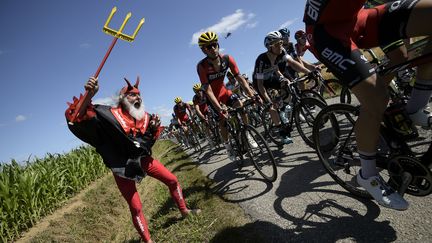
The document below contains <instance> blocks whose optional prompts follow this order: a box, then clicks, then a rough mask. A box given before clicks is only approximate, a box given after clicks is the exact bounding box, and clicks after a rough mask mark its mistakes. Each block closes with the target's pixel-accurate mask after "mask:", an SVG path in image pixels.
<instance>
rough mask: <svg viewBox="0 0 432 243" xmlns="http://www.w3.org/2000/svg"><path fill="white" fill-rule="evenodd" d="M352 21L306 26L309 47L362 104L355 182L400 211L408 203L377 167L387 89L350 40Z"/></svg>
mask: <svg viewBox="0 0 432 243" xmlns="http://www.w3.org/2000/svg"><path fill="white" fill-rule="evenodd" d="M355 24H356V23H349V22H344V23H338V24H334V23H332V24H327V25H325V26H323V25H318V26H308V27H307V31H308V34H312V38H313V39H312V44H313V49H312V50H313V52H314V53H315V54H317V55H316V56H317V57H318V59H320V60H321V61H322V62H323V63H324V64H325V65H326V66H327V67H328V68H329V69H330V70H331V71H332V72H333V73H334V74H335V76H336V77H338V78H339V80H341V81H343V82H344V83H345V85H347V86H348V87H350V88H352V91H353V92H354V94H355V95H356V96H357V98H358V100H359V101H360V103H361V112H360V115H359V118H358V120H357V122H356V127H355V131H356V141H357V148H358V152H359V154H360V161H361V167H362V169H361V171H360V173H359V175H357V181H358V183H359V184H360V185H361V186H362V187H364V188H365V189H366V190H367V191H368V192H369V193H370V194H371V195H372V196H373V197H374V199H375V200H377V202H378V203H380V204H381V205H383V206H386V207H390V208H394V209H399V210H403V209H406V208H407V207H408V203H407V202H406V201H405V199H403V198H402V197H401V196H400V195H399V194H398V193H397V192H394V191H391V190H390V189H389V187H388V185H387V184H386V182H385V181H383V180H382V178H381V177H380V176H379V174H378V171H377V169H376V159H375V155H376V148H377V144H378V138H379V127H380V123H381V120H382V116H383V113H384V110H385V108H386V106H387V101H388V95H387V88H386V86H385V84H384V82H382V81H380V80H377V76H376V74H375V73H374V69H373V68H372V66H371V64H370V63H369V62H368V61H367V60H366V58H364V56H363V55H362V54H361V52H360V50H359V49H358V47H357V44H356V43H354V42H353V37H354V36H355V34H357V33H354V29H355V28H354V26H355ZM356 30H357V29H356ZM380 188H383V189H385V190H384V191H383V190H382V189H380ZM387 189H388V190H387Z"/></svg>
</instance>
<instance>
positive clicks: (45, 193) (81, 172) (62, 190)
mask: <svg viewBox="0 0 432 243" xmlns="http://www.w3.org/2000/svg"><path fill="white" fill-rule="evenodd" d="M107 171H108V169H107V168H106V167H105V165H104V164H103V162H102V160H101V158H100V156H99V155H98V154H97V153H96V151H95V150H94V149H93V148H91V147H88V146H83V147H80V148H78V149H75V150H72V151H71V152H69V153H67V154H64V155H60V154H47V155H46V157H45V158H43V159H39V158H36V159H35V160H34V161H32V162H30V161H27V162H26V163H25V164H24V165H23V164H19V163H18V162H17V161H15V160H12V161H11V162H10V163H9V164H0V237H1V238H0V239H1V241H2V242H7V241H12V240H14V239H16V238H17V237H19V235H20V234H21V233H22V232H23V231H25V230H27V229H28V228H30V227H31V226H33V225H34V224H35V223H36V222H37V221H38V220H39V219H41V218H42V217H44V216H45V215H47V214H49V213H51V212H53V211H54V210H55V209H56V208H57V207H59V205H60V204H61V203H62V202H63V201H65V200H67V199H68V198H70V197H72V196H73V195H75V194H76V193H77V192H79V191H80V190H82V189H83V188H85V187H86V186H87V185H88V184H89V183H90V182H92V181H94V180H95V179H97V178H99V177H101V176H103V175H105V174H106V173H107Z"/></svg>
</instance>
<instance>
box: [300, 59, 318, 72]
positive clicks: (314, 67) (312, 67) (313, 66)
mask: <svg viewBox="0 0 432 243" xmlns="http://www.w3.org/2000/svg"><path fill="white" fill-rule="evenodd" d="M300 59H301V60H302V63H303V66H304V67H305V68H307V69H309V70H311V71H312V70H315V69H316V68H317V66H315V65H313V64H311V63H310V62H308V61H306V60H303V57H300Z"/></svg>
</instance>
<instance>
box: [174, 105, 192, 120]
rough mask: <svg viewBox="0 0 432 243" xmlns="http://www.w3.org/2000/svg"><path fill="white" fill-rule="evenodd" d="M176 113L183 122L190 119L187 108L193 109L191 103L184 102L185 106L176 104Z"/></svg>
mask: <svg viewBox="0 0 432 243" xmlns="http://www.w3.org/2000/svg"><path fill="white" fill-rule="evenodd" d="M173 110H174V114H175V116H176V117H178V119H180V121H181V122H182V123H184V122H186V121H188V120H189V116H188V114H187V112H186V111H187V110H191V108H190V105H189V104H186V103H183V106H179V105H178V104H176V105H174V108H173Z"/></svg>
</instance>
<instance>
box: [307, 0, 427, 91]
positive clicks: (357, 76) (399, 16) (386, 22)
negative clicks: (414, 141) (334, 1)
mask: <svg viewBox="0 0 432 243" xmlns="http://www.w3.org/2000/svg"><path fill="white" fill-rule="evenodd" d="M418 1H419V0H402V1H394V2H389V3H387V4H383V5H379V6H377V7H375V8H371V9H361V10H360V11H359V12H358V15H357V18H356V19H354V20H353V21H351V22H350V21H346V22H336V23H335V22H324V23H323V24H317V25H309V26H307V27H306V31H307V33H308V35H307V38H308V40H309V43H310V44H311V47H312V48H311V51H312V52H313V53H314V55H315V56H316V57H317V58H318V60H320V61H321V62H322V63H324V64H325V65H326V66H327V67H328V68H329V70H330V71H331V72H332V73H333V74H334V75H335V76H336V77H337V78H338V79H339V80H340V81H341V82H342V83H344V84H345V85H347V86H348V87H349V88H352V87H354V86H355V85H356V84H358V83H359V82H361V81H362V80H364V79H366V78H368V77H370V76H371V75H373V74H374V73H375V70H374V68H373V67H372V65H371V64H370V63H369V62H368V60H367V59H366V58H365V57H364V56H363V54H362V52H361V51H360V50H359V48H362V49H363V48H372V47H377V46H383V47H384V46H388V45H390V44H392V43H393V42H395V41H398V40H400V39H405V38H406V37H407V35H406V25H407V23H408V19H409V16H410V14H411V10H412V8H413V7H414V6H415V5H416V4H417V3H418Z"/></svg>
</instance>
